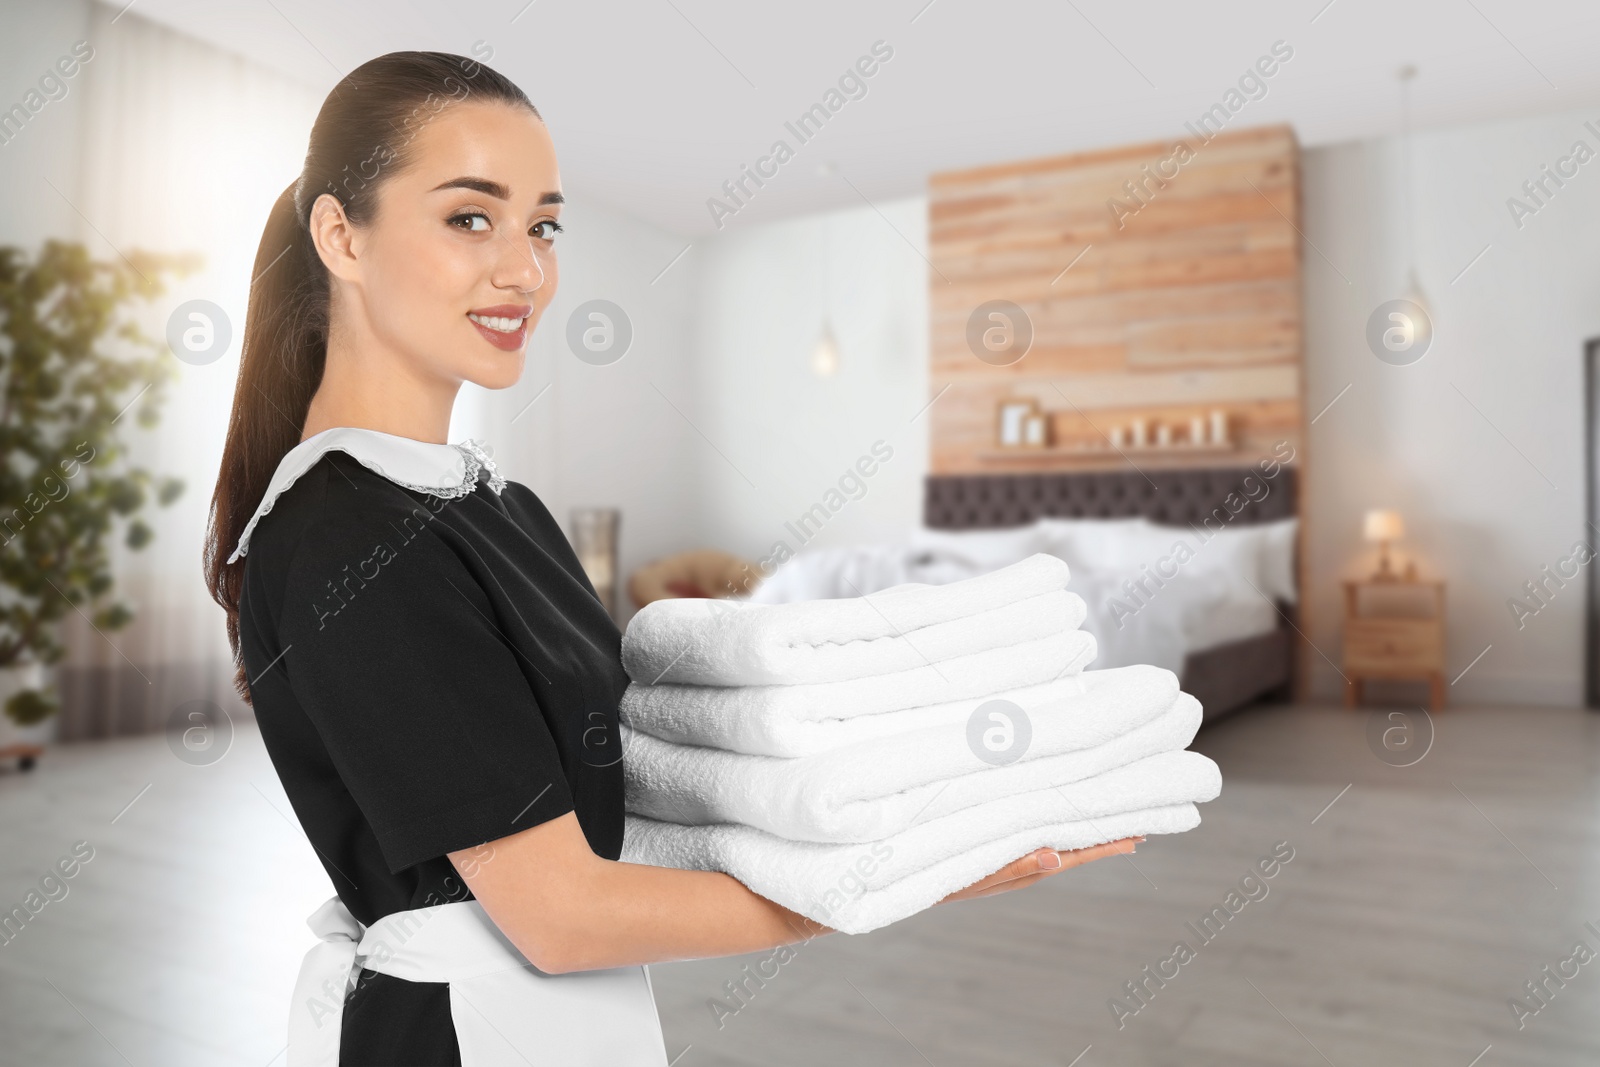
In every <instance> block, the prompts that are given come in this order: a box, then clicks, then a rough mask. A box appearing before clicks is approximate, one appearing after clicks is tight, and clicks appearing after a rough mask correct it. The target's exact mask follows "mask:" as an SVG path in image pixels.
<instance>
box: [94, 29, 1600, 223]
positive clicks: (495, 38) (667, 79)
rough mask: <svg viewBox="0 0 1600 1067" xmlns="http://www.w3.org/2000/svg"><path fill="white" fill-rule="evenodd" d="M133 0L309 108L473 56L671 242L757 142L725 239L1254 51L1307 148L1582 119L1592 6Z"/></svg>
mask: <svg viewBox="0 0 1600 1067" xmlns="http://www.w3.org/2000/svg"><path fill="white" fill-rule="evenodd" d="M137 2H138V7H137V8H136V11H137V13H138V14H140V15H143V16H144V17H146V18H149V19H152V20H155V21H157V22H161V23H164V24H166V25H169V26H172V27H174V28H176V29H179V30H182V31H183V32H185V33H188V34H190V35H192V36H195V37H198V38H200V39H202V40H205V41H208V42H211V43H213V44H215V45H218V46H220V47H223V48H226V49H230V50H232V51H235V52H238V53H242V54H244V55H246V56H248V57H250V58H252V59H254V60H255V61H257V62H259V63H262V64H264V65H266V66H268V67H271V68H273V69H276V70H278V71H280V72H283V73H285V74H288V75H290V76H293V77H295V78H297V79H300V80H303V81H305V82H307V83H309V84H310V85H312V86H314V87H316V88H317V89H319V90H322V91H326V90H327V89H329V88H331V87H332V86H333V84H334V82H336V81H337V80H338V78H339V77H340V75H341V73H342V72H346V71H349V70H350V69H351V68H353V67H355V66H357V65H359V64H360V63H361V62H363V61H364V60H366V59H369V58H371V57H373V56H376V55H379V54H382V53H384V52H387V51H392V50H396V49H406V48H428V49H437V50H443V51H452V52H459V53H461V54H471V53H472V49H473V46H474V44H475V43H478V42H482V43H481V44H480V45H479V54H484V53H483V49H484V48H485V47H487V48H490V49H492V50H493V51H492V60H491V62H492V64H493V65H494V66H495V67H496V68H498V69H499V70H501V71H503V72H504V73H506V74H508V75H510V76H511V77H512V78H513V79H515V80H516V81H517V82H518V83H519V84H520V85H521V86H522V87H523V88H524V89H525V90H527V92H528V94H529V96H531V97H532V98H533V100H534V102H535V103H536V104H537V105H538V107H539V109H540V111H541V112H542V113H543V114H544V116H545V118H546V120H547V121H548V123H549V125H550V127H551V130H552V131H553V133H554V135H555V139H556V145H557V149H558V151H559V152H560V154H561V161H562V176H563V183H564V185H565V188H566V191H567V194H568V198H569V199H571V200H573V201H575V202H576V201H580V200H581V199H584V198H592V199H595V200H599V201H602V202H605V203H607V204H609V205H611V206H613V207H616V208H619V209H621V210H624V211H626V212H628V213H630V214H633V215H635V216H637V217H639V218H642V219H645V220H648V221H650V222H653V223H655V224H657V225H659V226H662V227H664V228H666V229H669V230H672V231H675V232H678V233H681V234H685V235H688V236H694V235H698V234H703V233H709V232H712V231H714V230H715V229H717V226H716V225H715V224H714V222H713V217H712V213H711V211H710V209H709V208H708V206H707V203H706V202H707V200H708V199H709V198H711V197H714V196H719V195H721V187H722V184H723V182H725V181H728V180H730V179H736V178H737V177H738V176H739V172H740V167H741V165H744V164H754V163H755V162H756V160H757V158H758V157H760V156H763V155H765V154H766V153H767V152H768V151H769V148H770V146H771V145H772V143H773V142H774V141H775V140H777V139H779V138H782V139H784V140H786V141H787V142H788V143H789V144H790V146H791V147H792V148H793V149H794V158H793V159H791V160H789V161H787V162H786V163H785V164H784V165H783V166H781V167H779V168H778V170H777V174H776V176H775V177H773V178H771V179H770V180H768V181H767V182H766V184H765V185H764V187H762V188H760V189H754V187H753V186H751V185H748V184H747V188H748V189H752V190H753V194H752V195H751V196H749V197H748V198H746V203H745V204H744V205H743V206H742V207H741V208H740V210H738V211H737V213H735V214H733V215H731V216H727V217H724V218H723V219H722V222H723V225H724V227H725V228H730V229H731V228H734V227H739V226H746V225H749V224H751V223H753V222H759V221H767V220H771V219H775V218H781V217H785V216H790V215H795V214H799V213H803V212H810V211H817V210H824V209H830V208H840V207H846V206H850V205H859V204H861V203H862V202H863V201H864V200H865V201H868V202H872V203H877V202H878V201H881V200H885V199H892V198H895V197H902V196H909V195H914V194H917V193H920V192H922V191H923V190H924V188H925V186H926V182H927V176H928V175H929V174H930V173H933V172H937V171H940V170H947V169H952V168H959V167H965V166H971V165H976V164H981V163H986V162H999V161H1005V160H1013V159H1021V158H1027V157H1030V156H1042V155H1053V154H1059V153H1063V152H1070V151H1074V150H1079V149H1085V148H1092V147H1098V146H1104V145H1113V144H1123V143H1129V142H1137V141H1146V140H1156V139H1163V138H1168V137H1173V136H1178V135H1181V134H1182V133H1183V124H1184V122H1185V121H1186V120H1188V121H1192V120H1193V119H1195V118H1196V117H1197V116H1199V115H1200V114H1201V113H1202V112H1204V111H1205V110H1206V109H1207V108H1209V107H1211V106H1212V105H1213V104H1216V103H1218V102H1219V101H1222V100H1223V96H1224V93H1225V92H1226V91H1227V90H1228V89H1229V88H1230V87H1232V86H1233V85H1234V84H1235V83H1236V82H1237V80H1238V79H1239V77H1240V75H1241V74H1243V73H1244V72H1245V71H1246V69H1247V68H1248V67H1249V66H1250V65H1251V64H1253V63H1254V62H1255V61H1256V60H1257V59H1258V57H1261V56H1263V55H1267V54H1268V53H1269V52H1270V50H1271V48H1272V46H1273V44H1274V42H1278V41H1282V42H1285V44H1286V45H1287V46H1288V47H1289V48H1292V49H1293V56H1292V58H1291V59H1289V60H1288V61H1286V62H1284V63H1283V64H1282V65H1281V67H1279V68H1278V69H1277V70H1276V72H1275V73H1274V75H1273V76H1272V77H1271V78H1270V79H1266V80H1265V82H1264V84H1265V87H1266V93H1265V95H1264V96H1260V98H1259V99H1255V100H1251V101H1249V102H1247V103H1245V104H1244V106H1243V107H1241V108H1240V109H1239V111H1238V114H1236V115H1234V116H1233V117H1232V119H1231V120H1230V128H1242V127H1244V126H1249V125H1261V124H1267V123H1278V122H1290V123H1292V124H1293V125H1294V127H1295V129H1296V131H1297V132H1298V134H1299V136H1300V139H1301V142H1302V143H1303V144H1305V145H1318V144H1327V143H1331V142H1338V141H1346V140H1352V139H1358V138H1365V137H1373V136H1378V135H1382V134H1386V133H1392V132H1395V131H1396V130H1398V129H1399V128H1400V124H1401V109H1400V99H1401V94H1400V82H1399V80H1398V78H1397V71H1398V70H1399V69H1400V68H1401V67H1402V66H1403V65H1405V64H1414V65H1415V66H1416V67H1417V68H1418V70H1419V74H1418V76H1417V78H1416V80H1415V81H1414V82H1413V83H1412V94H1411V111H1412V124H1413V126H1415V127H1418V128H1421V127H1426V126H1437V125H1447V124H1455V123H1461V122H1468V121H1478V120H1485V119H1494V118H1506V117H1512V116H1518V115H1527V114H1539V113H1549V112H1554V111H1563V110H1579V109H1582V108H1584V107H1586V106H1590V105H1596V104H1600V62H1596V59H1597V57H1600V4H1596V3H1594V2H1593V0H1588V2H1581V0H1403V2H1396V0H1332V2H1331V3H1329V2H1328V0H1233V2H1228V3H1217V2H1211V3H1204V4H1200V3H1193V2H1191V0H1185V2H1173V0H1143V2H1134V3H1129V2H1126V0H1123V2H1117V0H1051V2H1045V0H985V2H981V3H979V2H974V0H933V2H932V3H931V4H930V3H928V0H894V2H889V0H808V2H806V3H794V4H788V5H782V6H780V5H777V4H771V3H767V4H762V3H750V2H748V0H744V2H734V0H623V2H617V3H583V2H581V0H533V2H531V3H529V0H451V2H443V0H437V2H435V0H334V2H330V0H226V2H219V0H137ZM119 6H120V4H119ZM877 41H883V42H885V43H886V45H887V46H888V47H890V48H892V49H893V56H892V58H890V59H889V60H888V61H887V62H884V63H883V64H882V65H881V67H880V68H879V69H878V70H877V71H876V73H875V74H874V75H873V76H872V77H871V78H870V79H867V80H866V82H865V84H866V89H867V92H866V95H865V96H863V97H861V98H859V99H854V100H848V101H846V102H845V103H844V105H843V106H842V107H840V108H839V110H838V112H837V113H836V114H834V115H833V116H832V117H831V118H830V119H829V121H828V123H827V124H826V126H825V127H824V128H823V129H822V130H821V131H820V132H818V133H816V134H815V136H814V137H813V138H812V139H811V140H809V141H808V142H807V143H804V144H801V143H800V142H799V140H798V138H796V137H795V136H794V134H792V133H791V132H789V131H787V130H786V129H785V127H784V123H785V121H792V120H793V119H794V118H795V117H796V116H798V115H799V114H800V113H801V112H803V111H805V110H806V109H807V108H809V107H810V106H811V105H812V104H814V103H817V102H819V101H822V100H823V97H824V94H825V93H826V92H827V91H828V89H829V88H830V87H832V86H833V85H834V84H835V82H836V81H837V79H838V78H839V76H840V75H841V74H842V73H844V72H845V70H846V68H847V67H849V66H850V65H851V64H853V63H855V62H856V60H857V59H858V58H859V57H861V56H864V55H867V54H868V53H869V52H870V51H871V49H872V46H873V44H874V42H877ZM1280 50H1281V46H1280ZM1255 91H1256V92H1257V94H1258V95H1259V90H1255ZM1597 116H1600V108H1597ZM768 169H769V171H770V170H771V165H769V166H768Z"/></svg>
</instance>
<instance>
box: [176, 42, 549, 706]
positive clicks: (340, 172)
mask: <svg viewBox="0 0 1600 1067" xmlns="http://www.w3.org/2000/svg"><path fill="white" fill-rule="evenodd" d="M467 99H475V100H486V101H495V102H499V103H506V104H511V105H514V106H519V107H525V108H527V109H528V110H529V111H532V112H533V114H534V115H536V116H537V115H538V114H539V112H538V109H537V108H535V107H534V106H533V103H532V102H531V101H530V100H529V99H528V97H527V95H526V94H525V93H523V91H522V90H521V89H519V88H517V86H516V85H515V84H514V83H512V82H511V80H510V79H508V78H506V77H505V76H504V75H502V74H499V73H497V72H495V71H493V70H491V69H489V68H488V67H485V66H483V65H482V64H481V63H478V62H477V61H476V60H472V59H467V58H465V57H462V56H456V55H450V54H448V53H445V52H391V53H389V54H388V55H385V56H379V57H378V58H377V59H373V60H370V61H368V62H366V63H363V64H362V65H361V66H359V67H357V68H356V69H355V70H353V71H351V72H350V73H349V74H347V75H346V76H345V77H344V78H343V79H342V80H341V81H340V82H339V84H338V85H336V86H334V88H333V91H332V92H331V93H329V94H328V98H327V99H326V100H325V101H323V104H322V109H321V110H320V111H319V112H318V113H317V120H316V122H315V123H314V124H313V125H312V127H311V137H310V142H309V144H308V146H307V148H306V160H305V166H304V167H303V168H302V169H301V171H300V176H299V177H298V178H296V179H295V180H294V181H293V182H291V183H290V184H289V187H288V188H287V189H285V190H284V191H283V194H282V195H281V196H279V197H278V200H277V203H275V204H273V205H272V213H271V214H270V215H269V216H268V217H267V226H266V229H265V231H263V233H262V235H261V245H260V247H259V248H258V249H257V251H256V260H255V266H254V267H253V268H252V270H251V276H252V279H253V280H252V281H251V283H250V304H249V310H248V312H247V314H246V316H245V324H244V337H243V341H242V345H241V348H240V358H239V377H238V380H237V382H236V383H235V385H234V393H233V411H232V414H231V415H230V416H229V418H228V437H227V441H226V443H225V444H224V446H223V451H222V466H221V470H220V471H219V472H218V474H217V488H216V491H215V492H214V493H213V494H212V497H211V516H210V523H209V525H208V528H207V531H206V545H205V555H204V568H205V574H206V586H207V588H208V589H209V590H210V592H211V596H212V599H214V600H215V601H216V602H217V603H218V604H221V605H222V608H223V610H224V611H226V612H227V614H228V644H229V646H230V647H231V648H232V649H233V659H234V666H235V668H236V672H235V677H234V687H235V688H236V689H237V690H238V691H239V695H240V696H242V697H243V698H244V699H245V702H246V703H248V702H249V700H250V689H249V682H248V679H247V678H246V676H245V670H244V661H243V657H242V656H241V654H240V652H239V593H240V590H241V589H242V588H243V585H244V564H245V561H244V560H243V559H240V560H238V561H237V562H235V563H231V564H230V563H228V562H227V560H228V557H229V556H230V555H232V554H233V550H234V547H235V546H236V545H237V544H238V542H239V537H240V535H241V534H242V533H243V532H244V528H245V526H246V525H247V524H248V523H249V521H250V517H251V516H252V515H253V514H255V510H256V508H257V507H259V506H260V504H261V499H262V497H263V496H264V495H265V494H266V491H267V485H268V483H269V482H270V481H271V480H272V475H273V473H274V472H275V471H276V470H277V467H278V462H279V461H280V460H281V459H282V458H283V457H284V454H285V453H287V452H288V451H289V450H290V449H292V448H293V447H294V446H295V445H297V444H299V443H300V435H301V433H302V432H303V431H304V428H305V421H306V412H307V410H308V409H309V408H310V406H311V398H312V396H313V395H314V394H315V393H316V391H317V387H318V386H319V385H320V384H321V383H322V368H323V363H324V361H325V360H326V358H327V351H328V295H329V290H328V271H327V268H326V267H324V266H323V264H322V260H321V259H320V258H319V257H318V255H317V250H316V248H315V246H314V245H313V244H312V241H311V231H310V217H311V205H312V204H313V203H315V202H316V199H317V197H319V196H321V195H322V194H323V193H331V194H332V195H333V196H335V197H337V198H338V199H339V203H340V204H342V205H343V206H344V212H345V215H346V216H347V217H348V218H349V219H350V221H351V222H352V223H354V224H356V225H363V224H366V223H370V222H371V220H372V218H373V216H374V214H375V212H376V208H377V190H378V187H379V186H380V185H381V184H382V183H383V182H384V181H385V180H386V179H388V178H389V177H391V176H392V175H394V174H395V173H397V172H398V171H399V170H401V169H402V168H404V166H405V165H406V163H407V162H408V160H409V155H408V153H407V147H408V146H409V145H410V143H411V141H412V140H413V139H414V138H415V137H416V135H417V134H418V133H419V132H420V131H421V129H422V128H423V127H424V126H425V125H426V124H427V122H428V121H429V120H430V119H432V118H433V117H434V116H436V115H438V114H439V113H440V112H441V111H442V110H444V109H445V108H446V107H448V106H449V105H450V104H452V103H458V102H461V101H465V100H467Z"/></svg>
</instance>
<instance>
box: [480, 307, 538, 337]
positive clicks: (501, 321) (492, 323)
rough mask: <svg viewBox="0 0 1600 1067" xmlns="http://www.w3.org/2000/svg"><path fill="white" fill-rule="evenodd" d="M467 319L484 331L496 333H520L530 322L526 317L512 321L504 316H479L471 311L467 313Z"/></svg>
mask: <svg viewBox="0 0 1600 1067" xmlns="http://www.w3.org/2000/svg"><path fill="white" fill-rule="evenodd" d="M467 318H469V319H471V320H472V321H473V322H475V323H477V324H478V325H479V326H482V327H483V328H484V329H486V330H493V331H495V332H496V333H518V332H520V331H521V330H522V324H523V323H524V322H527V321H528V318H527V316H526V315H524V316H522V317H521V318H515V319H512V318H506V317H505V316H502V315H478V314H475V313H473V312H471V311H469V312H467Z"/></svg>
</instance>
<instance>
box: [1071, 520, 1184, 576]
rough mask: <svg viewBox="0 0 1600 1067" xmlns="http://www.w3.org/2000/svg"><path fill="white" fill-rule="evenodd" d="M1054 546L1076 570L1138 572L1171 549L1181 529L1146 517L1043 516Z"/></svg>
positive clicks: (1180, 534)
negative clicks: (1160, 524) (1067, 517)
mask: <svg viewBox="0 0 1600 1067" xmlns="http://www.w3.org/2000/svg"><path fill="white" fill-rule="evenodd" d="M1039 526H1040V527H1041V528H1042V529H1043V530H1044V531H1045V532H1046V533H1047V534H1048V536H1049V541H1050V544H1051V547H1050V548H1049V549H1047V550H1046V551H1049V552H1051V553H1053V554H1054V555H1057V556H1060V557H1061V558H1062V559H1064V560H1066V561H1067V566H1068V567H1070V568H1072V569H1073V570H1074V571H1137V570H1138V569H1139V565H1140V564H1144V563H1149V564H1154V563H1155V561H1156V560H1158V559H1160V558H1161V557H1162V556H1165V555H1167V554H1168V553H1170V552H1171V551H1172V546H1173V544H1175V543H1176V542H1177V541H1178V539H1179V538H1180V537H1181V536H1182V531H1180V530H1177V529H1174V528H1170V527H1162V526H1157V525H1156V524H1155V523H1153V522H1151V521H1150V520H1149V519H1146V518H1142V517H1140V518H1131V519H1040V520H1039Z"/></svg>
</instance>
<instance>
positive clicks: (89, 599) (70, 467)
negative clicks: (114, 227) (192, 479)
mask: <svg viewBox="0 0 1600 1067" xmlns="http://www.w3.org/2000/svg"><path fill="white" fill-rule="evenodd" d="M191 267H192V261H189V260H182V259H177V258H174V257H167V256H156V255H150V254H142V253H134V254H133V255H132V256H130V257H125V258H122V259H121V261H120V262H101V261H98V260H95V259H93V258H91V257H90V255H89V253H88V252H87V250H86V249H85V248H84V247H83V246H82V245H80V244H76V243H70V242H62V241H49V242H46V243H45V245H44V247H43V248H42V249H41V250H40V251H39V252H38V253H37V254H36V255H30V254H29V253H27V252H26V251H24V250H22V249H19V248H13V247H0V456H3V457H4V460H3V462H0V707H3V711H4V715H3V716H0V748H4V747H5V746H7V745H15V744H17V743H18V742H19V741H21V742H27V741H29V740H34V739H36V738H37V736H39V735H41V734H42V729H41V727H42V724H45V723H46V722H47V720H48V719H49V718H50V716H51V715H53V714H54V713H55V712H56V710H57V708H58V700H57V698H56V694H55V693H54V691H53V689H52V687H51V686H50V684H49V683H48V680H47V679H46V676H45V671H44V668H45V667H46V666H47V665H49V664H52V663H55V662H57V661H59V660H60V659H61V657H62V656H63V655H64V654H65V648H64V647H63V645H62V643H61V634H60V622H61V620H63V619H64V618H66V617H67V616H68V615H71V614H74V613H81V614H83V615H84V616H85V617H87V618H88V619H89V620H90V622H92V623H93V625H94V626H96V627H97V628H99V629H100V630H102V631H111V630H116V629H118V628H120V627H123V626H126V625H127V624H128V623H129V622H130V621H131V620H132V618H133V614H132V611H131V610H130V609H129V607H128V606H127V605H126V604H123V603H121V602H119V601H117V600H116V599H115V598H114V597H113V596H112V589H113V585H114V581H113V577H112V573H111V563H110V556H109V551H108V550H109V539H110V538H112V537H116V536H121V537H122V538H123V540H124V541H125V543H126V544H127V545H128V546H129V547H131V548H136V549H137V548H141V547H143V546H144V545H145V544H146V543H148V542H149V541H150V539H151V537H152V531H151V529H150V527H149V525H148V524H146V523H145V522H144V521H143V519H142V518H141V517H140V513H141V511H142V510H143V509H144V507H145V505H146V503H147V501H148V500H149V498H150V497H151V496H154V498H155V499H156V500H157V501H159V502H160V503H162V504H168V503H171V502H172V501H173V500H174V499H176V498H177V496H178V494H179V493H180V492H182V489H183V485H182V483H181V482H179V481H177V480H176V479H158V478H155V477H154V476H152V475H151V474H150V472H148V471H146V470H144V469H142V468H140V467H138V466H136V465H134V464H132V463H131V462H129V460H128V457H127V450H126V445H125V444H124V442H123V440H122V434H123V431H124V430H126V429H127V427H128V426H129V425H130V424H135V423H136V424H138V425H140V426H145V427H149V426H153V425H155V423H156V421H157V413H158V411H159V408H160V403H161V399H162V396H163V392H164V385H165V383H166V382H167V381H168V380H169V379H170V378H171V376H172V374H173V368H172V365H171V362H170V360H169V359H167V358H166V357H165V355H164V350H165V346H164V345H163V344H161V343H158V342H157V341H154V340H152V339H151V338H150V337H149V336H147V335H146V334H145V333H144V332H143V331H142V330H141V329H140V328H139V326H138V325H137V323H136V322H135V321H134V317H133V314H132V312H133V306H134V305H135V304H136V303H138V302H148V301H149V300H151V299H152V298H154V297H155V296H157V295H158V294H159V293H160V292H161V289H162V278H163V275H166V274H169V273H171V272H174V271H179V270H185V269H189V268H191ZM8 735H9V736H8ZM30 735H33V736H32V737H30Z"/></svg>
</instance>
